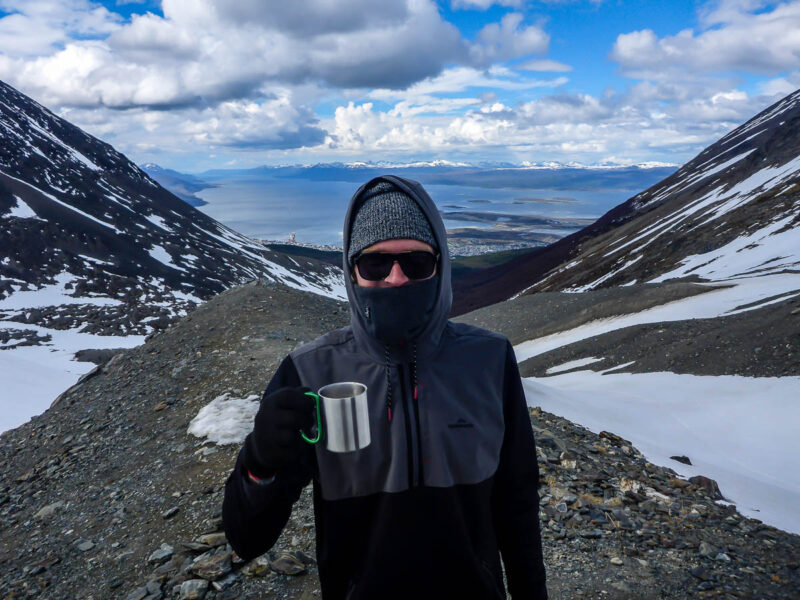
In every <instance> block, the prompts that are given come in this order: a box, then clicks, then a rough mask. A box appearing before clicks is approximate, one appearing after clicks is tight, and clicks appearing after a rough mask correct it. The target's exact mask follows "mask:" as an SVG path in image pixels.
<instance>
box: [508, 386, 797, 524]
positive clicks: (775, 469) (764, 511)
mask: <svg viewBox="0 0 800 600" xmlns="http://www.w3.org/2000/svg"><path fill="white" fill-rule="evenodd" d="M523 386H524V389H525V395H526V397H527V400H528V405H529V406H540V407H541V408H542V409H544V410H546V411H548V412H552V413H554V414H556V415H559V416H561V417H564V418H566V419H569V420H571V421H574V422H576V423H580V424H581V425H583V426H585V427H587V428H588V429H590V430H591V431H594V432H600V431H603V430H605V431H611V432H613V433H615V434H617V435H620V436H622V437H623V438H626V439H628V440H630V441H631V443H633V445H634V446H636V447H637V448H638V449H639V450H640V451H641V452H642V454H644V456H645V457H647V459H648V460H649V461H651V462H653V463H655V464H658V465H663V466H668V467H670V468H671V469H673V470H674V471H676V472H677V473H678V474H679V475H681V476H683V477H690V476H693V475H705V476H706V477H711V478H712V479H714V480H716V481H717V483H718V484H719V487H720V490H721V492H722V494H723V496H725V498H727V499H728V500H730V501H732V502H734V503H735V504H736V506H737V508H738V510H739V512H741V513H742V514H744V515H746V516H750V517H755V518H758V519H761V520H762V521H764V522H765V523H768V524H770V525H773V526H775V527H779V528H780V529H784V530H786V531H790V532H793V533H800V512H798V511H797V510H796V507H797V506H800V468H798V463H797V457H798V456H800V436H798V435H797V423H800V402H798V401H797V398H800V377H739V376H732V375H729V376H717V377H712V376H696V375H677V374H675V373H642V374H630V373H619V374H600V373H594V372H592V371H577V372H573V373H565V374H561V375H556V376H554V377H545V378H534V377H530V378H526V379H524V380H523ZM676 454H682V455H686V456H688V457H689V458H690V459H691V461H692V465H691V466H689V465H684V464H681V463H678V462H676V461H674V460H671V459H670V456H674V455H676Z"/></svg>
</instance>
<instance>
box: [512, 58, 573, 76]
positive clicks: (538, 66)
mask: <svg viewBox="0 0 800 600" xmlns="http://www.w3.org/2000/svg"><path fill="white" fill-rule="evenodd" d="M515 68H517V69H522V70H524V71H542V72H549V73H566V72H568V71H572V67H571V66H569V65H567V64H564V63H562V62H558V61H557V60H550V59H539V60H535V59H534V60H530V61H528V62H525V63H523V64H521V65H517V66H516V67H515Z"/></svg>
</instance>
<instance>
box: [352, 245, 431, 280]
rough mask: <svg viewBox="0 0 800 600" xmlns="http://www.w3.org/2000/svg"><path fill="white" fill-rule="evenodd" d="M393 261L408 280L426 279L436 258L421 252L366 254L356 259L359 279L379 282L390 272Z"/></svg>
mask: <svg viewBox="0 0 800 600" xmlns="http://www.w3.org/2000/svg"><path fill="white" fill-rule="evenodd" d="M394 261H397V262H398V263H400V268H401V269H402V270H403V273H405V275H406V277H408V278H409V279H427V278H428V277H430V276H431V275H433V271H434V269H435V268H436V256H434V255H433V254H431V253H430V252H425V251H422V250H415V251H413V252H403V253H400V254H387V253H384V252H367V253H366V254H362V255H361V256H359V257H358V258H357V259H356V265H357V266H358V272H359V273H360V274H361V277H363V278H364V279H366V280H367V281H380V280H381V279H386V278H387V277H388V276H389V273H391V272H392V267H393V266H394Z"/></svg>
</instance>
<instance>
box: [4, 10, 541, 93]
mask: <svg viewBox="0 0 800 600" xmlns="http://www.w3.org/2000/svg"><path fill="white" fill-rule="evenodd" d="M309 1H310V2H311V4H312V6H311V7H310V8H312V9H313V10H310V11H308V12H305V13H304V12H303V10H307V9H308V8H309V6H308V3H305V4H303V5H300V4H298V3H286V4H285V5H282V8H280V7H278V8H275V10H272V9H270V11H264V10H263V9H262V10H260V12H259V10H258V7H259V6H261V5H260V3H255V2H253V1H248V2H236V3H230V2H222V1H221V0H220V1H214V0H165V1H164V3H163V11H164V17H160V16H157V15H153V14H149V13H148V14H145V15H141V16H138V15H135V16H133V17H132V18H131V21H130V23H127V24H123V25H120V24H118V21H119V20H120V19H119V17H114V18H111V17H108V15H109V13H108V11H106V10H105V9H104V8H102V7H96V6H95V5H92V4H90V3H88V2H87V1H86V0H71V2H70V4H69V6H70V10H69V11H67V10H66V9H64V10H55V9H54V10H53V11H52V13H48V12H47V11H46V10H44V9H43V8H41V7H40V4H42V5H43V4H47V3H46V2H45V1H44V0H32V1H31V2H30V3H29V4H22V3H20V6H19V10H20V11H21V12H20V13H19V14H12V15H9V16H6V17H4V18H1V19H0V40H2V36H3V35H5V36H6V39H5V41H6V43H5V44H3V45H0V48H3V49H4V50H3V51H2V53H0V78H3V79H4V80H6V81H8V82H10V83H11V84H12V85H15V86H16V87H19V88H21V89H22V90H23V91H25V92H27V93H30V94H33V95H34V96H36V97H38V98H41V99H45V100H46V101H47V102H50V103H53V104H56V105H60V106H68V105H73V106H88V105H91V104H94V105H97V106H113V107H116V108H131V107H136V106H157V107H161V108H166V107H169V106H184V105H187V104H197V105H207V104H213V103H219V102H225V101H229V100H234V99H241V98H254V97H256V96H257V91H258V90H259V89H261V88H262V87H263V86H264V85H266V84H278V85H281V84H283V85H286V84H289V85H290V84H297V83H300V82H304V81H317V82H321V83H323V84H325V85H328V86H332V87H388V88H403V87H406V86H408V85H410V84H412V83H414V82H415V81H419V80H421V79H424V78H425V77H429V76H432V75H436V74H437V73H438V72H440V71H441V69H442V68H443V66H444V65H445V64H446V63H448V62H464V61H467V60H468V59H469V57H468V49H467V45H466V43H465V41H464V40H462V38H461V35H460V33H459V32H458V30H457V29H456V28H455V27H454V26H453V25H451V24H449V23H447V22H445V21H443V20H442V18H441V16H440V15H439V13H438V10H437V8H436V5H435V4H433V3H432V2H430V1H429V0H408V2H397V1H393V2H387V3H380V6H378V5H374V3H371V2H367V0H350V2H348V3H331V2H328V1H326V0H309ZM367 6H369V10H367ZM256 13H258V14H259V19H255V18H253V19H251V18H250V17H253V16H254V15H255V14H256ZM76 15H82V17H81V18H78V17H76ZM337 15H338V16H337ZM101 17H103V18H101ZM106 17H108V18H106ZM351 17H352V18H351ZM20 19H24V27H22V25H21V24H20V23H19V21H20ZM103 19H105V20H103ZM24 32H27V35H28V37H29V38H30V39H29V42H28V43H27V45H25V44H23V43H22V42H21V41H20V37H21V36H22V35H23V33H24ZM101 33H103V34H104V35H100V34H101ZM79 34H80V35H79ZM95 34H96V35H97V37H98V39H93V40H86V39H85V38H86V37H87V36H89V37H91V36H92V35H95ZM519 34H520V35H522V36H523V37H524V36H525V35H526V34H525V31H524V29H523V30H520V32H519ZM521 43H522V42H521ZM7 48H16V49H17V50H16V51H14V52H10V51H8V50H6V49H7ZM30 54H38V56H35V57H32V56H30ZM65 73H66V74H69V76H70V81H69V82H68V83H67V84H66V85H65V83H64V79H63V74H65ZM59 74H60V75H59ZM65 88H66V90H65Z"/></svg>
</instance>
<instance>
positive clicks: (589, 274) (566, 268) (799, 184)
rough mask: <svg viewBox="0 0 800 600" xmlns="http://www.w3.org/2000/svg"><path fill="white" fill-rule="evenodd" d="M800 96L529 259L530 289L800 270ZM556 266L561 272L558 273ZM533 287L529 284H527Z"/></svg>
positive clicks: (585, 287) (779, 104) (577, 288)
mask: <svg viewBox="0 0 800 600" xmlns="http://www.w3.org/2000/svg"><path fill="white" fill-rule="evenodd" d="M798 224H800V91H798V92H795V93H793V94H791V95H789V96H787V97H786V98H784V99H783V100H781V101H779V102H777V103H775V104H774V105H773V106H770V107H769V108H768V109H766V110H765V111H763V112H762V113H760V114H758V115H757V116H755V117H754V118H752V119H751V120H750V121H748V122H747V123H745V124H744V125H742V126H740V127H738V128H737V129H735V130H733V131H731V132H730V133H729V134H727V135H726V136H725V137H723V138H722V139H720V140H719V141H717V142H716V143H714V144H712V145H711V146H709V147H708V148H706V149H705V150H703V152H701V153H700V154H699V155H698V156H697V157H695V158H694V159H692V160H691V161H689V162H688V163H686V164H685V165H684V166H683V167H681V168H680V169H679V170H678V171H677V172H675V173H674V174H673V175H671V176H670V177H668V178H666V179H664V180H663V181H661V182H660V183H658V184H657V185H655V186H653V187H651V188H649V189H648V190H646V191H644V192H642V193H640V194H638V195H636V196H634V197H633V198H631V199H630V200H628V201H627V202H625V203H623V204H621V205H619V206H617V207H616V208H614V209H613V210H611V211H610V212H608V213H607V214H606V215H604V216H603V217H602V218H601V219H600V220H598V221H597V222H596V223H595V224H593V225H592V226H590V227H588V228H586V229H584V230H582V231H580V232H578V233H576V234H574V235H572V236H569V237H567V238H564V239H563V240H561V241H559V242H558V243H556V244H553V246H551V247H549V248H547V249H546V250H545V251H543V252H542V253H540V254H537V255H536V256H535V257H532V258H531V261H530V265H537V266H534V269H535V270H534V271H533V273H532V275H533V279H534V281H535V284H534V285H533V287H532V288H531V289H533V290H539V291H545V290H562V289H568V290H573V291H582V290H589V289H595V288H599V287H609V286H615V285H625V284H631V283H634V282H640V283H642V282H658V281H664V280H667V279H671V278H679V277H694V278H698V279H700V280H705V281H719V280H727V279H732V278H737V277H752V276H759V275H767V274H776V273H785V272H790V271H795V272H796V271H797V270H798V267H800V227H798ZM553 267H555V268H553ZM529 281H530V279H529Z"/></svg>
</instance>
